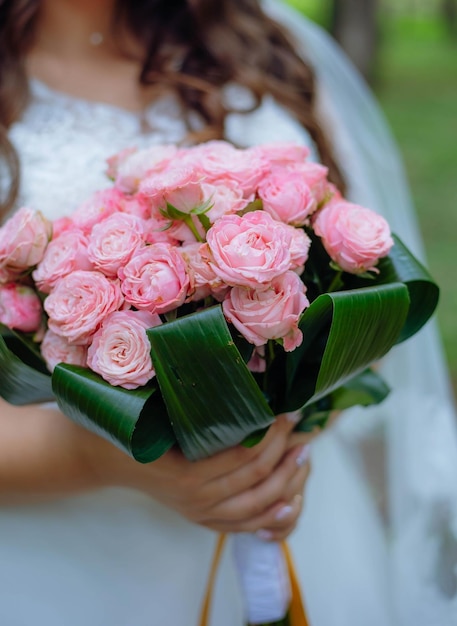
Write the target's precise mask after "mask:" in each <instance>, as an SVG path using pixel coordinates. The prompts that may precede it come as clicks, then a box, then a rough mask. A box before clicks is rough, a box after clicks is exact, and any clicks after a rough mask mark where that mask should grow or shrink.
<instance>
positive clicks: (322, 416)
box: [297, 369, 390, 432]
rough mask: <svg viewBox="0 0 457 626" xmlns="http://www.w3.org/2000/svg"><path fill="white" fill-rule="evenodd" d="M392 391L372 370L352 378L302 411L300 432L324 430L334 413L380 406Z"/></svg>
mask: <svg viewBox="0 0 457 626" xmlns="http://www.w3.org/2000/svg"><path fill="white" fill-rule="evenodd" d="M389 392H390V389H389V387H388V385H386V383H385V382H384V380H383V379H382V378H381V376H379V374H377V373H376V372H374V371H373V370H372V369H366V370H365V371H363V372H362V373H361V374H358V375H357V376H355V377H354V378H351V379H350V380H349V381H347V382H346V383H345V384H344V385H342V386H341V387H338V388H337V389H335V391H333V392H332V393H330V394H328V395H327V396H324V397H323V398H321V399H319V400H317V401H316V402H313V403H312V404H307V406H306V407H305V408H304V409H303V410H302V416H303V417H302V420H301V421H300V423H299V424H298V426H297V430H299V431H300V432H312V431H313V430H314V429H315V428H320V429H323V428H324V427H325V426H326V423H327V421H328V419H329V417H330V415H331V414H332V413H333V412H334V411H344V410H345V409H349V408H350V407H353V406H370V405H372V404H379V403H380V402H382V401H383V400H385V399H386V397H387V396H388V395H389Z"/></svg>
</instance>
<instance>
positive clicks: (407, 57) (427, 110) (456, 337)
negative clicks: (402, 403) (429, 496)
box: [289, 0, 457, 391]
mask: <svg viewBox="0 0 457 626" xmlns="http://www.w3.org/2000/svg"><path fill="white" fill-rule="evenodd" d="M289 3H290V4H292V5H294V6H295V7H296V8H298V9H300V10H303V12H304V13H305V14H306V15H308V16H309V17H311V18H312V19H314V20H316V21H318V22H320V23H322V24H324V25H325V23H326V21H327V20H328V3H325V2H322V0H289ZM399 13H400V14H397V15H396V16H395V17H394V16H393V15H392V14H390V15H388V14H386V13H385V12H383V13H381V16H380V30H381V44H380V50H379V57H378V65H377V78H376V83H375V86H374V88H375V91H376V93H377V96H378V98H379V101H380V103H381V106H382V107H383V109H384V112H385V114H386V117H387V119H388V121H389V123H390V125H391V127H392V129H393V132H394V135H395V136H396V138H397V141H398V143H399V145H400V149H401V151H402V154H403V157H404V160H405V164H406V170H407V172H408V177H409V180H410V184H411V189H412V193H413V197H414V201H415V205H416V209H417V214H418V218H419V221H420V225H421V230H422V234H423V237H424V242H425V248H426V253H427V258H428V265H429V268H430V270H431V272H432V274H433V276H434V277H435V279H436V280H437V282H438V283H439V284H440V287H441V301H440V306H439V308H438V321H439V324H440V328H441V334H442V339H443V344H444V348H445V352H446V355H447V359H448V363H449V367H450V372H451V377H452V380H453V383H454V389H455V390H456V391H457V328H456V323H455V320H454V315H455V311H456V310H457V41H452V39H451V38H450V37H449V35H448V33H447V31H446V28H445V24H444V22H442V20H441V19H440V16H439V15H436V16H434V15H433V14H428V15H427V16H422V17H421V16H420V14H419V15H416V16H415V17H411V16H408V15H407V14H406V12H405V14H404V15H401V11H400V12H399ZM424 358H426V355H424Z"/></svg>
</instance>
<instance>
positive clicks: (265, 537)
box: [256, 528, 273, 541]
mask: <svg viewBox="0 0 457 626" xmlns="http://www.w3.org/2000/svg"><path fill="white" fill-rule="evenodd" d="M256 535H257V537H258V538H259V539H261V540H262V541H270V540H271V539H273V533H272V532H271V531H270V530H264V529H263V528H261V529H260V530H258V531H257V532H256Z"/></svg>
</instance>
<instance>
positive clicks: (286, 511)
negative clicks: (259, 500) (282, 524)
mask: <svg viewBox="0 0 457 626" xmlns="http://www.w3.org/2000/svg"><path fill="white" fill-rule="evenodd" d="M292 511H293V507H291V506H290V504H286V505H285V506H283V507H282V508H281V509H279V511H278V512H277V513H276V515H275V519H276V520H277V521H278V522H279V521H280V520H282V519H284V518H285V517H287V516H288V515H290V514H291V513H292Z"/></svg>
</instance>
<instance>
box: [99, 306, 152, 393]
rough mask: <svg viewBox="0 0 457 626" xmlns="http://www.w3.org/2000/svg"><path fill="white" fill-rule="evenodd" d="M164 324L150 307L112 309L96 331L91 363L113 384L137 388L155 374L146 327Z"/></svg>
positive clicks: (126, 387)
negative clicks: (149, 310) (140, 309)
mask: <svg viewBox="0 0 457 626" xmlns="http://www.w3.org/2000/svg"><path fill="white" fill-rule="evenodd" d="M159 324H161V320H160V317H159V316H158V315H153V314H152V313H149V312H148V311H116V312H114V313H111V315H109V316H108V317H107V318H106V319H105V320H104V321H103V323H102V325H101V327H100V329H99V330H98V331H97V332H96V333H95V335H94V338H93V342H92V344H91V345H90V347H89V350H88V354H87V364H88V366H89V367H90V368H91V370H93V371H94V372H97V374H100V376H102V378H104V379H105V380H106V381H107V382H109V383H110V385H115V386H121V387H124V388H125V389H136V388H137V387H141V386H143V385H145V384H146V383H147V382H148V381H149V380H151V378H152V377H153V376H154V375H155V372H154V369H153V367H152V361H151V344H150V343H149V340H148V337H147V335H146V329H147V328H152V327H153V326H158V325H159Z"/></svg>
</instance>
